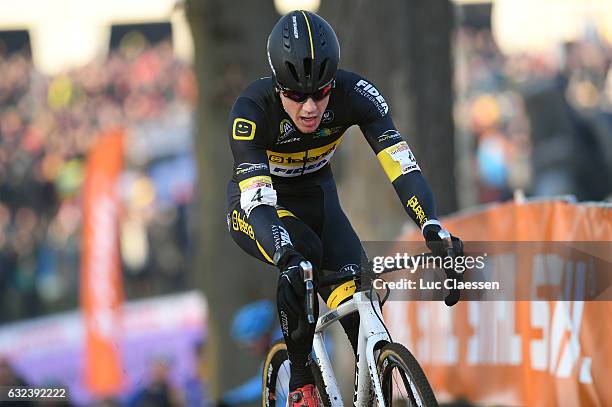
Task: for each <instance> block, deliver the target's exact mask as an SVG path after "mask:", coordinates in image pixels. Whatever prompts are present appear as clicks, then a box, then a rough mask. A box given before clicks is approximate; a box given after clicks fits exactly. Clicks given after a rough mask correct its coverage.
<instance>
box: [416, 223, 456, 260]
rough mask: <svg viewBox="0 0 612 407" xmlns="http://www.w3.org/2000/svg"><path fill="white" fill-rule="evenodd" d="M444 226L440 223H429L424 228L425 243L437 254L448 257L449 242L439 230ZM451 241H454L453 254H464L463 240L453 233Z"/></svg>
mask: <svg viewBox="0 0 612 407" xmlns="http://www.w3.org/2000/svg"><path fill="white" fill-rule="evenodd" d="M441 230H442V228H441V227H440V225H427V226H425V227H424V228H423V236H424V237H425V243H426V244H427V247H428V248H429V250H431V252H432V253H433V254H434V255H436V256H441V257H446V256H447V254H448V252H447V248H448V247H447V246H448V245H447V243H446V242H445V241H443V240H442V238H441V237H440V235H439V234H438V232H440V231H441ZM451 241H452V243H453V255H454V256H455V257H456V256H463V242H462V241H461V239H459V238H458V237H455V236H453V235H451Z"/></svg>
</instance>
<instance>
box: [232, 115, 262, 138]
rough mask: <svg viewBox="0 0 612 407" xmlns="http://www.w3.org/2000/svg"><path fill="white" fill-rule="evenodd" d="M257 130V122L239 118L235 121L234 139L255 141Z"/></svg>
mask: <svg viewBox="0 0 612 407" xmlns="http://www.w3.org/2000/svg"><path fill="white" fill-rule="evenodd" d="M255 129H257V125H256V124H255V122H252V121H250V120H247V119H243V118H241V117H238V118H236V119H234V126H233V127H232V137H233V138H234V139H235V140H253V138H254V137H255Z"/></svg>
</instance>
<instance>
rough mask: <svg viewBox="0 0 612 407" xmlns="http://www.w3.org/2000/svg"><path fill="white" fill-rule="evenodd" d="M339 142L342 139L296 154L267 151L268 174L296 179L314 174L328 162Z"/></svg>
mask: <svg viewBox="0 0 612 407" xmlns="http://www.w3.org/2000/svg"><path fill="white" fill-rule="evenodd" d="M341 141H342V137H340V138H339V139H338V140H336V141H334V142H332V143H329V144H327V145H324V146H323V147H318V148H313V149H310V150H308V151H299V152H297V153H278V152H276V151H270V150H268V151H267V154H268V163H269V164H270V173H271V174H272V175H277V176H280V177H297V176H300V175H302V174H308V173H310V172H314V171H316V170H318V169H320V168H322V167H323V166H324V165H325V164H327V163H328V162H329V160H330V159H331V158H332V156H333V155H334V152H335V151H336V148H337V147H338V145H339V144H340V142H341Z"/></svg>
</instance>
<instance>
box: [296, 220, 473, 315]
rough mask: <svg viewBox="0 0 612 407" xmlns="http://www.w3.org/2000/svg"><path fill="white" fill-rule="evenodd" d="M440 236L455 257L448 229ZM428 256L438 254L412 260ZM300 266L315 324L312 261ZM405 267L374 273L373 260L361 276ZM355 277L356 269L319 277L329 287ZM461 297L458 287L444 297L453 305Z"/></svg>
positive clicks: (457, 277)
mask: <svg viewBox="0 0 612 407" xmlns="http://www.w3.org/2000/svg"><path fill="white" fill-rule="evenodd" d="M438 236H440V239H441V240H442V242H444V243H445V246H446V255H447V256H448V257H455V254H454V249H453V242H452V237H451V234H450V233H449V232H448V231H446V230H444V229H442V230H440V231H439V232H438ZM428 257H436V256H435V255H434V254H433V253H421V254H417V255H415V256H412V257H411V258H410V260H411V261H412V263H413V264H414V262H415V261H416V259H417V258H424V259H426V258H428ZM300 267H301V268H302V271H303V275H304V285H305V286H306V317H307V319H308V323H310V324H314V323H315V322H316V320H315V317H314V301H315V292H314V283H313V269H312V264H310V262H308V261H303V262H301V263H300ZM403 269H404V268H399V267H394V268H385V269H384V270H383V271H382V272H380V273H374V272H373V271H372V262H368V263H366V265H365V267H364V268H363V269H362V270H361V273H360V274H359V277H361V278H362V279H363V278H364V277H366V278H377V277H378V276H380V275H381V274H385V273H391V272H394V271H398V270H403ZM444 272H445V273H446V277H447V278H449V279H454V280H457V281H463V275H462V274H459V273H457V272H456V271H455V270H454V269H452V268H450V269H447V268H445V269H444ZM355 277H358V275H357V272H355V271H354V270H352V271H350V272H344V273H334V274H331V275H327V276H321V277H320V278H319V287H329V286H332V285H337V284H342V283H345V282H347V281H350V280H353V279H355ZM460 297H461V293H460V291H459V290H458V289H456V288H455V289H451V290H450V292H449V294H448V295H447V296H446V297H445V298H444V303H445V304H446V305H447V306H449V307H452V306H453V305H455V304H457V303H458V302H459V299H460Z"/></svg>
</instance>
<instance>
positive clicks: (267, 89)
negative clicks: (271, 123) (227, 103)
mask: <svg viewBox="0 0 612 407" xmlns="http://www.w3.org/2000/svg"><path fill="white" fill-rule="evenodd" d="M274 101H275V93H274V81H273V80H272V78H271V77H269V76H267V77H264V78H259V79H256V80H254V81H253V82H251V83H249V84H248V85H247V86H246V87H245V88H244V90H243V91H242V92H240V95H238V97H237V98H236V101H235V102H234V106H236V105H237V104H240V103H252V104H255V105H257V106H258V107H259V108H260V109H261V110H263V111H264V112H265V111H267V110H268V109H270V108H271V107H273V105H274V104H275V103H274Z"/></svg>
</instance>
